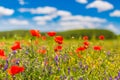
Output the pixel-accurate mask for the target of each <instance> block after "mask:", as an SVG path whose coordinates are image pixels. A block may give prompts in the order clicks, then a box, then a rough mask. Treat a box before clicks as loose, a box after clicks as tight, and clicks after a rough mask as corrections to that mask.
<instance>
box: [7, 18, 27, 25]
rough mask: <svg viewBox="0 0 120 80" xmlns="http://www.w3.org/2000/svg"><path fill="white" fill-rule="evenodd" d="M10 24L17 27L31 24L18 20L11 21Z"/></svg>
mask: <svg viewBox="0 0 120 80" xmlns="http://www.w3.org/2000/svg"><path fill="white" fill-rule="evenodd" d="M8 23H9V24H10V25H16V26H27V25H29V22H28V21H27V20H18V19H9V20H8Z"/></svg>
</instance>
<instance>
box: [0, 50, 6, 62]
mask: <svg viewBox="0 0 120 80" xmlns="http://www.w3.org/2000/svg"><path fill="white" fill-rule="evenodd" d="M0 58H2V59H4V60H6V59H7V57H6V56H5V52H4V50H3V49H0Z"/></svg>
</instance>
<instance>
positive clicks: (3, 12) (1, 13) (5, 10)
mask: <svg viewBox="0 0 120 80" xmlns="http://www.w3.org/2000/svg"><path fill="white" fill-rule="evenodd" d="M13 13H14V10H13V9H9V8H5V7H2V6H0V16H10V15H12V14H13Z"/></svg>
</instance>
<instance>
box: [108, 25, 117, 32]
mask: <svg viewBox="0 0 120 80" xmlns="http://www.w3.org/2000/svg"><path fill="white" fill-rule="evenodd" d="M106 29H108V30H111V31H113V32H115V33H117V32H119V30H118V29H117V28H116V27H115V25H114V24H109V25H108V26H107V28H106Z"/></svg>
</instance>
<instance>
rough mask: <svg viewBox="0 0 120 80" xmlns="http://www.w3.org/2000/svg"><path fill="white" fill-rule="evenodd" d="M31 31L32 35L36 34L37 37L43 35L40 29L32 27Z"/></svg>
mask: <svg viewBox="0 0 120 80" xmlns="http://www.w3.org/2000/svg"><path fill="white" fill-rule="evenodd" d="M30 33H31V35H32V36H36V37H40V36H41V35H40V32H39V30H34V29H32V30H30Z"/></svg>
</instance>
